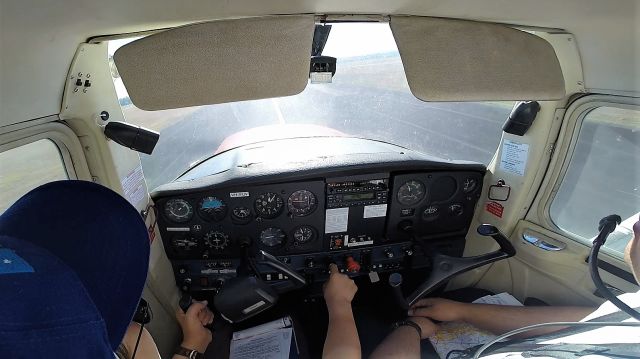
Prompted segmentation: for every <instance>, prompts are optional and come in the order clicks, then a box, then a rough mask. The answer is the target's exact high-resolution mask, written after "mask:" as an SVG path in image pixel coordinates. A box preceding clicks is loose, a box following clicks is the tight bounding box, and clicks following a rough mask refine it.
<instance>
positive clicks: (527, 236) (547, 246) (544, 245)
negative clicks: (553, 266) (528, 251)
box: [522, 233, 567, 252]
mask: <svg viewBox="0 0 640 359" xmlns="http://www.w3.org/2000/svg"><path fill="white" fill-rule="evenodd" d="M522 239H524V240H525V241H526V242H527V243H529V244H531V245H533V246H536V247H538V248H540V249H542V250H545V251H553V252H557V251H561V250H563V249H565V248H566V247H567V245H566V244H564V243H562V242H557V243H558V245H556V244H551V243H549V242H546V241H544V240H542V239H540V238H538V237H536V236H534V235H533V234H531V233H523V234H522Z"/></svg>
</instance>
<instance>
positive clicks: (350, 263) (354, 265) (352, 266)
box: [346, 256, 360, 273]
mask: <svg viewBox="0 0 640 359" xmlns="http://www.w3.org/2000/svg"><path fill="white" fill-rule="evenodd" d="M346 262H347V271H348V272H349V273H357V272H359V271H360V263H358V261H356V260H355V259H353V257H351V256H349V257H347V259H346Z"/></svg>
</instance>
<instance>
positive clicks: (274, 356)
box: [229, 317, 293, 359]
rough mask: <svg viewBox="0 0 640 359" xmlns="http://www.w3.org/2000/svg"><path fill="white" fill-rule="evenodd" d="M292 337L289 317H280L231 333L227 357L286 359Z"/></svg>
mask: <svg viewBox="0 0 640 359" xmlns="http://www.w3.org/2000/svg"><path fill="white" fill-rule="evenodd" d="M292 339H293V328H292V327H291V318H289V317H285V318H280V319H277V320H274V321H272V322H269V323H265V324H262V325H258V326H256V327H253V328H249V329H245V330H241V331H238V332H235V333H233V338H232V339H231V348H230V352H229V358H230V359H288V358H289V354H290V353H289V352H290V350H291V347H292V345H291V341H292Z"/></svg>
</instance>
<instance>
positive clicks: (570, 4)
mask: <svg viewBox="0 0 640 359" xmlns="http://www.w3.org/2000/svg"><path fill="white" fill-rule="evenodd" d="M327 13H329V14H386V15H393V14H402V15H420V16H433V17H449V18H459V19H472V20H479V21H488V22H499V23H507V24H516V25H524V26H539V27H546V28H558V29H563V30H565V31H568V32H570V33H572V34H574V35H575V37H576V39H577V43H578V48H579V51H580V55H581V58H582V67H583V73H584V80H585V87H586V88H587V89H589V90H591V91H594V92H603V91H609V92H623V93H631V94H638V93H640V46H639V45H638V39H639V38H640V3H639V2H638V1H635V0H620V1H616V2H615V5H612V4H611V2H610V1H605V0H563V1H557V0H541V1H530V0H529V1H524V0H515V1H510V2H508V4H507V5H505V2H504V1H502V0H487V1H481V2H480V1H473V0H457V1H439V0H401V1H384V0H353V1H339V0H330V1H317V0H301V1H296V2H291V1H260V0H243V1H233V2H228V1H208V0H207V1H205V0H194V1H192V2H189V4H188V5H187V4H184V3H180V2H175V1H170V0H153V1H151V0H143V1H135V2H131V1H124V0H114V1H97V0H61V1H53V2H42V1H37V0H24V1H7V0H1V2H0V34H1V36H0V56H1V61H0V125H1V126H4V125H8V124H11V123H16V122H21V121H26V120H29V119H33V118H38V117H43V116H48V115H52V114H57V113H59V112H60V103H61V100H62V92H63V89H64V82H65V79H66V77H67V72H68V70H69V66H70V64H71V60H72V59H73V56H74V52H75V50H76V48H77V46H78V44H79V43H82V42H84V41H87V39H89V38H91V37H95V36H100V35H109V34H121V33H130V32H135V31H144V30H150V29H159V28H167V27H172V26H177V25H183V24H186V23H190V22H196V21H207V20H213V19H224V18H238V17H247V16H260V15H272V14H327Z"/></svg>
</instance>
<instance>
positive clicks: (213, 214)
mask: <svg viewBox="0 0 640 359" xmlns="http://www.w3.org/2000/svg"><path fill="white" fill-rule="evenodd" d="M198 213H199V214H200V216H201V217H202V218H204V219H206V220H208V221H221V220H222V219H223V218H224V217H225V216H226V215H227V205H226V204H225V203H224V202H223V201H222V200H221V199H220V198H218V197H205V198H203V199H202V201H200V206H199V207H198Z"/></svg>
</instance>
